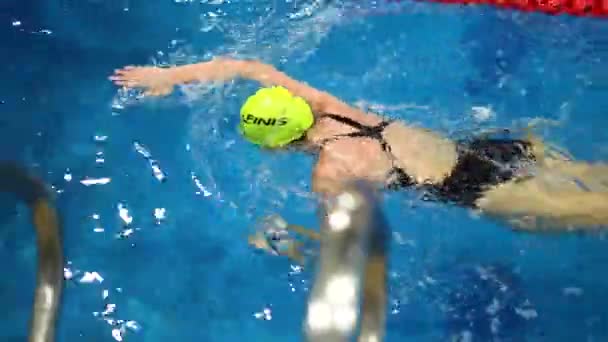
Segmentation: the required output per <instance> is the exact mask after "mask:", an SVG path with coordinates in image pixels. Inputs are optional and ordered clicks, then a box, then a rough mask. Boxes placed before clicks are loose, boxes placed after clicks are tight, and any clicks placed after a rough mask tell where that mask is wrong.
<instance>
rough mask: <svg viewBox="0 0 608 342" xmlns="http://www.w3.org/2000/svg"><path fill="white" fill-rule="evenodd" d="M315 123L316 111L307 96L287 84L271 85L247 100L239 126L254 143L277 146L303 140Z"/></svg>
mask: <svg viewBox="0 0 608 342" xmlns="http://www.w3.org/2000/svg"><path fill="white" fill-rule="evenodd" d="M313 122H314V117H313V114H312V110H311V108H310V106H309V105H308V103H306V101H304V99H302V98H301V97H298V96H293V95H292V94H291V93H290V92H289V90H287V89H285V88H283V87H269V88H262V89H260V90H258V91H257V92H256V93H255V94H254V95H251V96H250V97H249V98H248V99H247V101H245V104H243V107H241V123H240V125H239V129H240V131H241V133H242V134H243V136H245V138H246V139H247V140H249V141H251V142H252V143H254V144H257V145H260V146H263V147H270V148H273V147H281V146H285V145H287V144H289V143H290V142H292V141H295V140H298V139H300V138H301V137H302V136H303V135H304V134H305V133H306V131H307V130H308V129H309V128H310V127H311V126H312V124H313Z"/></svg>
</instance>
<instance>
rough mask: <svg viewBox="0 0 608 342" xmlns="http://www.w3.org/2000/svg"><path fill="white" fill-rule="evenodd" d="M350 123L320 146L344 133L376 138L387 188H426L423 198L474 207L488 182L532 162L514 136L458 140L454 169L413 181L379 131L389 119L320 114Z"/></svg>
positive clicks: (529, 148) (528, 147)
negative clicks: (386, 164)
mask: <svg viewBox="0 0 608 342" xmlns="http://www.w3.org/2000/svg"><path fill="white" fill-rule="evenodd" d="M326 117H327V118H330V119H332V120H335V121H338V122H340V123H343V124H345V125H347V126H350V127H353V128H355V129H356V131H354V132H352V133H346V134H338V135H335V136H334V137H332V138H328V139H325V140H323V141H321V143H320V145H321V146H322V147H323V146H324V145H325V144H326V143H328V142H331V141H335V140H338V139H340V138H344V137H351V138H356V137H365V138H371V139H374V140H377V141H378V142H379V143H380V145H381V146H382V150H383V151H384V152H386V153H387V154H388V155H389V157H390V158H391V161H392V162H393V167H392V169H391V171H390V173H389V176H388V177H389V179H393V180H392V181H391V183H390V184H389V185H388V188H389V189H398V188H404V187H411V186H419V187H421V188H423V189H424V190H426V191H427V194H428V195H429V196H430V197H429V196H427V198H431V199H433V198H434V199H437V200H443V201H449V202H453V203H457V204H460V205H464V206H468V207H475V201H476V200H477V199H479V198H480V197H481V193H482V192H483V191H484V190H486V189H487V188H488V187H489V186H492V185H497V184H500V183H504V182H507V181H509V180H511V179H515V178H521V177H523V176H525V174H524V172H525V171H526V170H529V169H530V166H532V165H533V164H534V162H535V157H534V155H533V153H532V146H531V144H530V142H528V141H525V140H515V139H486V138H476V139H473V140H470V141H458V142H457V152H458V161H457V163H456V165H455V166H454V169H453V170H452V172H451V173H450V175H448V176H447V177H446V178H445V179H444V180H443V181H442V182H441V183H439V184H424V185H421V184H417V183H416V182H415V181H414V179H413V178H412V177H410V176H409V175H408V174H407V173H406V172H405V171H404V170H403V169H402V168H400V167H398V166H396V165H395V160H396V158H395V156H394V155H393V154H392V152H391V148H390V145H389V144H388V142H387V141H386V139H384V136H383V135H382V132H383V131H384V129H386V127H388V126H389V125H390V124H391V123H392V121H382V122H381V123H379V124H378V125H376V126H367V125H363V124H361V123H359V122H357V121H355V120H353V119H350V118H347V117H344V116H341V115H337V114H331V113H326V114H323V115H321V116H320V118H319V119H322V118H326Z"/></svg>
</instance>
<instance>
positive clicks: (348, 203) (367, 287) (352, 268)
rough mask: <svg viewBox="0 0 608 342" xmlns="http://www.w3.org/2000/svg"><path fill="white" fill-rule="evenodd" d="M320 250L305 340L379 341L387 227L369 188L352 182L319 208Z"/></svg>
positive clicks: (383, 301)
mask: <svg viewBox="0 0 608 342" xmlns="http://www.w3.org/2000/svg"><path fill="white" fill-rule="evenodd" d="M321 220H322V225H321V234H322V237H321V250H320V254H319V261H318V270H317V273H316V277H315V281H314V285H313V287H312V290H311V294H310V297H309V301H308V307H307V312H306V319H305V323H304V333H305V336H306V340H307V341H315V342H319V341H323V342H334V341H348V340H351V339H352V338H353V337H354V335H355V334H356V332H357V331H359V337H358V341H362V342H363V341H364V342H380V341H382V340H383V338H384V330H385V319H386V317H385V316H386V313H385V309H386V268H387V266H386V257H387V254H388V251H387V249H388V241H387V240H388V239H387V237H388V235H389V228H388V225H387V224H386V220H385V218H384V216H383V214H382V212H381V210H380V208H379V202H378V200H377V199H376V197H375V195H374V191H373V189H372V187H371V186H370V185H368V184H366V183H362V182H359V183H353V184H351V185H350V186H348V187H347V188H346V189H345V190H344V191H342V192H341V193H340V194H338V195H337V196H335V197H334V198H332V199H330V200H327V201H326V202H325V203H324V205H323V207H322V219H321Z"/></svg>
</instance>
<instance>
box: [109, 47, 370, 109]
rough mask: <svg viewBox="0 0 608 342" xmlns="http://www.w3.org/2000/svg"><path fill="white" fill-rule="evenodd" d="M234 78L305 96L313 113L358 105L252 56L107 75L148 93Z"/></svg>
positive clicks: (129, 69)
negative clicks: (285, 89) (280, 88)
mask: <svg viewBox="0 0 608 342" xmlns="http://www.w3.org/2000/svg"><path fill="white" fill-rule="evenodd" d="M236 78H243V79H248V80H253V81H257V82H259V83H261V84H262V85H264V86H273V85H280V86H283V87H285V88H287V89H289V90H290V91H291V92H292V93H293V94H294V95H296V96H300V97H302V98H304V99H305V100H306V101H307V102H308V103H309V104H310V106H311V107H312V109H313V111H314V112H316V113H324V112H332V113H341V114H343V115H348V113H351V112H353V111H358V109H356V108H354V107H351V106H349V105H348V104H346V103H344V102H343V101H341V100H340V99H338V98H336V97H335V96H333V95H331V94H329V93H327V92H324V91H321V90H318V89H316V88H314V87H311V86H309V85H308V84H306V83H304V82H300V81H297V80H294V79H293V78H291V77H289V76H288V75H286V74H285V73H283V72H281V71H279V70H277V69H276V68H275V67H273V66H272V65H269V64H265V63H262V62H259V61H253V60H238V59H232V58H216V59H214V60H212V61H209V62H202V63H196V64H189V65H183V66H177V67H172V68H158V67H132V66H128V67H125V68H123V69H120V70H116V71H115V73H114V75H112V76H111V77H110V80H112V81H113V82H114V83H115V84H117V85H120V86H126V87H138V88H143V89H144V90H145V92H146V94H147V95H153V96H161V95H167V94H169V93H170V92H171V91H172V90H173V87H174V86H176V85H178V84H186V83H192V82H225V81H229V80H232V79H236Z"/></svg>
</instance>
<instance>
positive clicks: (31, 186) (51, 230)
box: [0, 162, 63, 342]
mask: <svg viewBox="0 0 608 342" xmlns="http://www.w3.org/2000/svg"><path fill="white" fill-rule="evenodd" d="M0 191H1V192H9V193H12V194H14V195H16V196H17V198H18V199H20V200H22V201H24V202H25V203H26V204H27V205H28V207H29V208H30V210H31V212H32V220H33V223H34V227H35V229H36V244H37V248H38V272H37V273H36V289H35V292H34V306H33V310H32V317H31V318H30V327H29V337H28V342H53V341H55V323H56V319H57V312H58V309H59V305H60V299H61V292H62V289H63V253H62V246H61V237H60V231H59V230H60V226H59V219H58V217H57V212H56V210H55V208H54V207H53V205H52V203H51V201H50V198H49V193H48V192H47V190H46V186H45V185H44V183H42V182H41V181H40V180H38V179H36V178H34V177H31V176H30V175H29V174H28V173H27V171H25V170H24V169H22V168H20V167H18V166H17V165H15V164H13V163H10V162H0Z"/></svg>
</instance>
